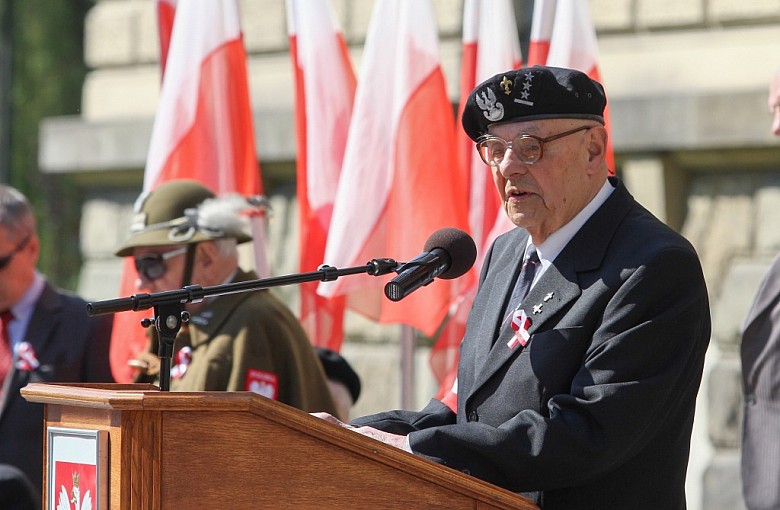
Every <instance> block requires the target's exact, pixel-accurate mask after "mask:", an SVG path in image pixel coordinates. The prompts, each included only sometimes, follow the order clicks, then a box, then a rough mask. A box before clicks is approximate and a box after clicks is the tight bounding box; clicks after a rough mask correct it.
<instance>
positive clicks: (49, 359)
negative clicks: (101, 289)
mask: <svg viewBox="0 0 780 510" xmlns="http://www.w3.org/2000/svg"><path fill="white" fill-rule="evenodd" d="M24 339H25V340H26V341H27V342H30V344H31V345H32V347H33V350H34V351H35V354H36V357H37V359H38V361H39V362H40V367H39V368H38V369H37V370H35V371H32V372H24V371H19V370H16V371H14V372H13V373H9V375H8V377H12V380H11V383H10V387H9V391H8V392H7V393H6V398H5V401H4V402H0V413H2V414H0V463H6V464H12V465H15V466H17V467H19V468H20V469H21V470H22V471H24V473H25V474H26V475H27V476H28V477H29V479H30V480H31V481H32V483H33V485H34V486H35V487H36V489H37V490H39V491H40V490H41V483H42V475H43V404H34V403H30V402H27V401H26V400H25V399H24V398H22V396H21V394H20V393H19V390H20V389H21V388H23V387H24V386H25V385H27V384H28V383H31V382H112V381H113V377H112V376H111V367H110V365H109V361H108V349H109V343H110V341H111V318H110V317H97V318H96V317H89V316H88V315H87V308H86V303H85V301H84V300H83V299H81V298H79V297H77V296H73V295H70V294H65V293H62V292H58V291H57V290H55V289H54V288H53V287H51V286H50V285H49V284H46V286H45V288H44V290H43V293H42V294H41V297H40V298H39V299H38V303H37V304H36V306H35V311H34V312H33V315H32V317H31V318H30V323H29V326H28V328H27V334H26V335H25V338H24Z"/></svg>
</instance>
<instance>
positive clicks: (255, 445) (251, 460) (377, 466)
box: [22, 383, 537, 510]
mask: <svg viewBox="0 0 780 510" xmlns="http://www.w3.org/2000/svg"><path fill="white" fill-rule="evenodd" d="M22 395H23V396H24V398H25V399H27V400H28V401H30V402H38V403H42V404H45V405H46V408H45V430H47V431H48V432H47V433H45V436H46V437H45V438H44V440H45V441H46V444H45V445H44V491H45V492H46V494H45V497H44V504H45V506H44V508H49V510H55V508H56V505H55V506H54V507H52V506H51V503H50V502H51V501H53V500H54V499H53V497H52V495H51V494H49V492H51V491H50V490H48V489H47V487H49V486H51V485H52V484H51V480H50V476H51V475H50V473H51V471H50V469H49V468H50V466H49V459H50V458H51V454H52V452H53V451H54V450H55V448H54V447H53V446H52V445H51V444H49V442H50V441H52V437H55V436H52V431H60V432H61V431H65V432H66V433H67V431H71V430H75V431H82V432H86V433H87V434H89V433H97V434H98V436H99V437H100V438H102V439H101V440H100V441H98V442H97V444H98V449H99V452H98V453H99V457H100V458H102V459H104V460H103V461H102V463H99V464H100V465H101V466H102V467H101V469H102V474H99V475H98V478H99V485H100V487H102V488H101V489H100V490H99V491H97V492H100V494H101V497H100V498H99V499H100V500H102V503H103V504H102V506H101V508H111V509H112V510H130V509H133V510H136V509H148V510H157V509H182V508H187V509H190V508H192V509H200V508H203V509H214V508H231V509H243V508H252V509H254V508H270V509H284V508H293V509H306V508H316V509H318V510H321V509H325V508H339V509H351V508H355V509H361V510H363V509H386V508H387V509H397V508H404V509H405V508H424V509H434V508H441V509H447V510H452V509H467V508H468V509H474V510H493V509H536V508H537V507H536V506H535V505H534V504H532V503H531V502H529V501H528V500H527V499H525V498H522V497H520V496H518V495H517V494H514V493H512V492H509V491H507V490H504V489H501V488H499V487H496V486H494V485H491V484H489V483H486V482H483V481H481V480H478V479H476V478H473V477H471V476H468V475H466V474H464V473H461V472H459V471H456V470H453V469H450V468H447V467H444V466H441V465H438V464H436V463H434V462H430V461H428V460H426V459H423V458H421V457H418V456H415V455H411V454H408V453H406V452H403V451H401V450H398V449H396V448H393V447H391V446H388V445H385V444H384V443H380V442H379V441H375V440H373V439H370V438H367V437H364V436H362V435H360V434H356V433H354V432H351V431H349V430H346V429H343V428H341V427H338V426H336V425H333V424H331V423H327V422H325V421H323V420H320V419H317V418H314V417H312V416H309V414H308V413H305V412H303V411H300V410H298V409H294V408H291V407H289V406H286V405H283V404H280V403H278V402H274V401H271V400H269V399H266V398H264V397H261V396H259V395H256V394H254V393H247V392H194V393H178V392H163V391H159V389H158V388H156V387H155V386H150V385H143V384H125V385H121V384H68V385H66V384H43V383H33V384H29V385H28V386H26V387H25V388H23V389H22ZM75 479H76V477H75V476H74V480H75ZM52 490H55V489H52ZM81 496H82V497H83V496H84V494H83V493H82V494H81ZM93 497H94V496H93ZM93 508H94V506H93Z"/></svg>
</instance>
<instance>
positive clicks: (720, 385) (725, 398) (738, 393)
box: [704, 353, 744, 448]
mask: <svg viewBox="0 0 780 510" xmlns="http://www.w3.org/2000/svg"><path fill="white" fill-rule="evenodd" d="M741 374H742V372H741V368H740V359H739V356H737V354H736V353H731V354H726V355H724V356H723V357H722V358H721V359H720V360H719V361H718V362H717V363H716V364H715V366H713V367H712V371H711V372H710V376H709V378H708V380H707V381H705V382H704V383H705V384H707V385H708V388H707V390H708V391H707V395H708V399H709V402H708V408H707V414H708V418H709V435H710V439H711V440H712V444H713V445H714V446H715V447H716V448H738V447H739V445H740V443H741V440H740V437H741V434H742V416H743V414H744V413H743V411H742V402H743V398H742V375H741Z"/></svg>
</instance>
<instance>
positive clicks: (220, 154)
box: [110, 0, 267, 382]
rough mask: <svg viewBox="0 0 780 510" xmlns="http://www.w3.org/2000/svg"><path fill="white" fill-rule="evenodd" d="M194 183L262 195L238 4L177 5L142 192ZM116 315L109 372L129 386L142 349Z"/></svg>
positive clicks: (261, 242) (256, 221) (124, 291)
mask: <svg viewBox="0 0 780 510" xmlns="http://www.w3.org/2000/svg"><path fill="white" fill-rule="evenodd" d="M183 178H187V179H195V180H197V181H199V182H201V183H203V184H204V185H205V186H207V187H209V188H211V189H212V190H213V191H214V192H215V193H217V194H222V193H227V192H237V193H240V194H242V195H245V196H249V195H258V194H260V193H262V191H263V190H262V182H261V178H260V166H259V164H258V161H257V157H256V152H255V144H254V128H253V125H252V108H251V105H250V103H249V89H248V80H247V65H246V50H245V49H244V42H243V37H242V33H241V25H240V20H239V12H238V5H237V2H236V0H210V1H208V2H203V1H201V0H178V2H177V5H176V12H175V17H174V23H173V29H172V32H171V37H170V48H169V51H168V58H167V61H166V65H165V75H164V77H163V81H162V89H161V91H160V102H159V106H158V109H157V113H156V115H155V120H154V128H153V130H152V138H151V142H150V146H149V153H148V155H147V160H146V168H145V171H144V190H145V191H149V190H152V189H154V188H155V187H157V186H158V185H159V184H161V183H163V182H166V181H169V180H172V179H183ZM253 234H254V237H255V264H256V267H257V269H258V271H260V272H261V273H262V272H266V271H267V270H266V269H265V268H266V265H267V264H266V263H265V234H264V232H263V229H262V218H253ZM124 269H125V270H124V274H123V281H122V286H121V288H120V294H121V295H128V294H132V293H134V292H135V284H134V282H135V278H136V275H135V269H134V268H133V264H132V259H130V258H128V259H126V261H125V266H124ZM148 315H149V313H148V312H145V313H134V312H122V313H120V314H117V315H116V316H115V318H114V330H113V335H112V341H111V356H110V357H111V368H112V371H113V373H114V377H115V378H116V380H117V381H118V382H127V381H129V380H131V379H132V377H133V370H132V369H131V368H130V367H129V366H128V365H127V362H128V360H130V359H133V358H134V357H135V356H136V355H137V354H138V353H139V352H141V351H142V350H143V349H144V348H145V346H146V337H145V335H144V333H145V332H144V330H143V329H142V328H141V326H140V319H141V318H143V317H146V316H148Z"/></svg>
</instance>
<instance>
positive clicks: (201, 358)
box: [153, 270, 335, 414]
mask: <svg viewBox="0 0 780 510" xmlns="http://www.w3.org/2000/svg"><path fill="white" fill-rule="evenodd" d="M256 278H257V276H256V275H255V273H252V272H244V271H241V270H239V272H238V273H237V274H236V277H235V278H234V280H233V281H234V282H239V281H248V280H254V279H256ZM153 343H154V342H153ZM186 347H189V348H191V356H186V355H182V352H187V349H186ZM182 349H185V350H184V351H182ZM154 352H156V346H155V347H154ZM187 358H189V360H188V362H187V361H186V360H187ZM172 365H174V367H173V371H172V377H171V386H170V389H171V391H222V390H226V391H257V392H258V393H260V394H263V395H265V396H268V397H270V398H274V399H275V400H278V401H279V402H282V403H285V404H288V405H290V406H293V407H297V408H298V409H302V410H304V411H307V412H316V411H325V412H329V413H334V414H335V406H334V404H333V401H332V399H331V396H330V393H329V391H328V387H327V384H326V382H325V374H324V371H323V369H322V365H321V364H320V362H319V360H318V359H317V355H316V353H315V351H314V348H313V347H312V345H311V343H310V342H309V339H308V337H307V336H306V333H305V332H304V331H303V328H302V327H301V325H300V323H299V322H298V320H297V319H296V318H295V316H294V315H293V314H292V313H291V312H290V310H289V309H288V308H287V307H286V306H285V305H284V304H283V303H282V302H281V301H280V300H279V299H277V298H276V297H275V296H273V295H272V294H271V293H270V292H269V291H268V290H259V291H254V292H243V293H238V294H229V295H224V296H218V297H215V298H209V299H208V300H207V301H206V302H205V303H204V305H203V307H202V308H201V309H200V310H199V311H198V313H196V314H193V315H192V317H191V319H190V321H189V323H188V324H186V325H185V327H183V328H182V330H181V331H180V332H179V335H178V336H177V337H176V343H175V344H174V357H173V360H172ZM182 371H183V373H182V374H179V372H182Z"/></svg>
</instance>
